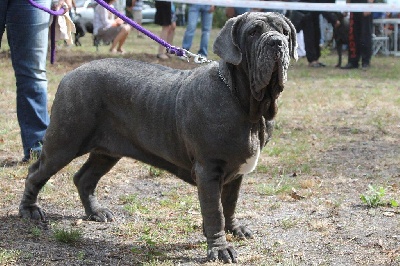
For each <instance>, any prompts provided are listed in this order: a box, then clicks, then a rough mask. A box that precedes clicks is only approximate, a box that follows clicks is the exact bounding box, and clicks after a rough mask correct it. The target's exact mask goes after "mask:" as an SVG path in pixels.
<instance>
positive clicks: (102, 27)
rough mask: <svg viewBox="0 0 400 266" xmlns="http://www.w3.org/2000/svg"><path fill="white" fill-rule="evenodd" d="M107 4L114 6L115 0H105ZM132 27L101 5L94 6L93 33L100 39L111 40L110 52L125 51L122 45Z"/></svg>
mask: <svg viewBox="0 0 400 266" xmlns="http://www.w3.org/2000/svg"><path fill="white" fill-rule="evenodd" d="M104 2H106V3H107V4H109V5H111V6H112V3H114V2H115V0H105V1H104ZM130 29H131V27H130V26H129V25H128V24H124V21H123V20H122V19H120V18H114V15H113V14H112V13H111V12H109V11H108V10H107V9H105V8H104V7H102V6H101V5H97V6H96V7H95V8H94V18H93V34H94V35H96V36H97V38H98V39H99V40H102V41H104V42H111V47H110V52H112V53H122V54H123V53H124V52H125V51H124V50H123V48H122V46H123V45H124V43H125V41H126V38H127V37H128V34H129V31H130Z"/></svg>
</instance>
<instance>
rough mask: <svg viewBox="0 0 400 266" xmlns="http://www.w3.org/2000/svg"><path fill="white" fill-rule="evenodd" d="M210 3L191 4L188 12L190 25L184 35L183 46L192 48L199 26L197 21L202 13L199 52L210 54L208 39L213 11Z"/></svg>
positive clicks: (187, 48)
mask: <svg viewBox="0 0 400 266" xmlns="http://www.w3.org/2000/svg"><path fill="white" fill-rule="evenodd" d="M210 8H211V6H209V5H190V7H189V14H188V25H187V27H186V31H185V35H184V36H183V42H182V48H183V49H186V50H190V47H192V41H193V37H194V33H195V31H196V27H197V21H198V20H199V16H200V15H201V40H200V49H199V51H198V53H199V54H201V55H203V56H207V55H208V40H209V39H210V31H211V27H212V20H213V13H212V12H210Z"/></svg>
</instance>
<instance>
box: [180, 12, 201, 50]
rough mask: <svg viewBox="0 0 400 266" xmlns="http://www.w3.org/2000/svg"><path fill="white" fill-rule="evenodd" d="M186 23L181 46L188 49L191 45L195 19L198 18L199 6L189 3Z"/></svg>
mask: <svg viewBox="0 0 400 266" xmlns="http://www.w3.org/2000/svg"><path fill="white" fill-rule="evenodd" d="M188 12H189V13H188V23H187V26H186V31H185V35H184V36H183V41H182V48H183V49H186V50H190V47H192V41H193V37H194V33H195V31H196V27H197V21H198V18H199V12H200V11H199V6H198V5H191V6H190V7H189V11H188Z"/></svg>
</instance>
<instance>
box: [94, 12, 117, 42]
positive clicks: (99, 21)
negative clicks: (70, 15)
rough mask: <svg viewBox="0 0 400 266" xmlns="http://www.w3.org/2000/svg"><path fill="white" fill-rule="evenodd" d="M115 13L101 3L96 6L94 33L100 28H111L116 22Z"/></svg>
mask: <svg viewBox="0 0 400 266" xmlns="http://www.w3.org/2000/svg"><path fill="white" fill-rule="evenodd" d="M114 21H115V20H114V15H113V14H111V12H109V11H108V10H107V9H105V8H104V7H102V6H101V5H97V6H96V7H95V8H94V18H93V34H94V35H97V33H98V32H99V29H103V30H106V29H109V28H111V27H112V25H113V24H114Z"/></svg>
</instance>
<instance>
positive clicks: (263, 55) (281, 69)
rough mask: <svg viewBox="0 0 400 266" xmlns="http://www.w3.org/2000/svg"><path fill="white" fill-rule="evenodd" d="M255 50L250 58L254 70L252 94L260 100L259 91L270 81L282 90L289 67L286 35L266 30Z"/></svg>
mask: <svg viewBox="0 0 400 266" xmlns="http://www.w3.org/2000/svg"><path fill="white" fill-rule="evenodd" d="M256 46H257V50H256V51H257V52H256V54H255V57H253V58H252V63H253V64H254V66H255V69H256V71H253V77H252V81H253V82H252V85H253V86H254V87H253V88H254V89H255V90H254V92H253V96H255V98H256V99H257V100H261V99H262V97H263V94H262V93H261V94H260V92H261V91H262V90H263V89H265V88H266V87H267V86H268V85H269V84H270V83H271V82H272V83H274V84H275V85H278V86H279V87H280V90H281V91H282V90H283V87H284V83H285V82H286V79H287V69H288V67H289V62H290V56H289V45H288V41H287V39H286V37H285V36H284V35H282V34H280V33H278V32H266V33H264V34H263V35H262V36H261V37H260V39H259V40H258V43H257V44H256Z"/></svg>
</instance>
